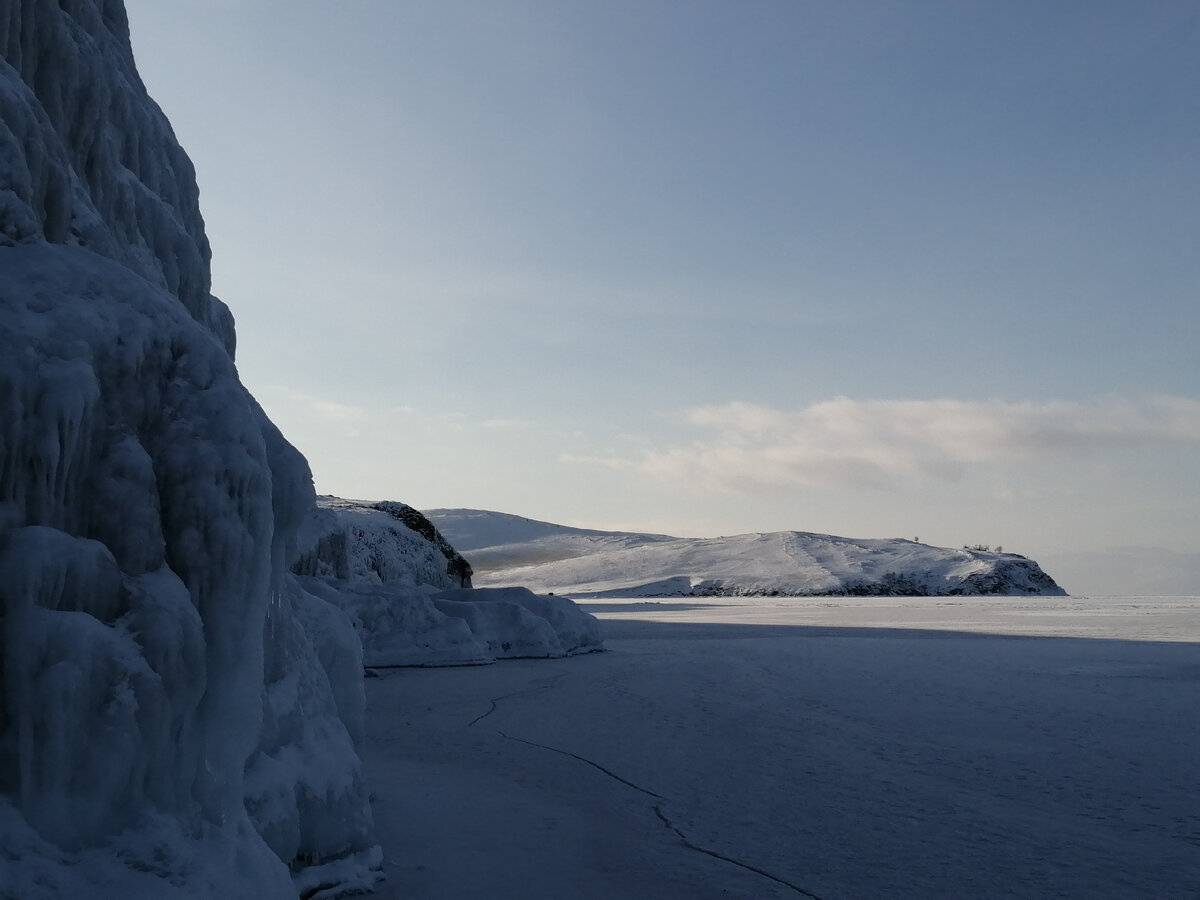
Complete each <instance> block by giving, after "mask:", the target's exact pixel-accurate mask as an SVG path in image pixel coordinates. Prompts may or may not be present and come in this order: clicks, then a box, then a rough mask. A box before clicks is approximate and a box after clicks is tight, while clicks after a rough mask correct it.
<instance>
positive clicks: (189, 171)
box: [0, 0, 234, 355]
mask: <svg viewBox="0 0 1200 900" xmlns="http://www.w3.org/2000/svg"><path fill="white" fill-rule="evenodd" d="M0 52H2V53H3V57H4V63H6V65H5V66H4V69H3V70H0V81H2V83H0V245H12V244H14V243H21V242H25V241H29V240H38V239H44V240H46V241H48V242H50V243H54V244H75V245H79V246H84V247H87V248H88V249H90V250H92V251H93V252H95V253H99V254H101V255H103V256H107V257H109V258H110V259H113V260H115V261H117V262H119V263H121V264H122V265H123V266H124V267H125V268H127V269H129V270H130V271H132V272H135V273H137V274H138V275H141V276H142V277H143V278H145V279H146V280H147V281H149V282H151V283H152V284H155V285H157V286H159V287H162V288H165V289H166V290H167V292H169V293H170V294H172V295H173V296H175V297H176V298H178V300H179V301H180V302H181V303H182V304H183V306H184V308H185V309H186V310H187V311H188V313H189V314H190V315H191V316H192V318H194V319H195V320H196V321H198V322H200V323H201V324H202V325H204V326H205V328H207V329H208V330H209V331H211V332H212V333H213V334H215V335H216V336H217V337H218V339H219V340H220V341H221V343H222V344H223V345H224V346H225V349H226V350H228V351H229V353H230V355H232V353H233V347H234V334H233V319H232V317H231V316H230V314H229V311H228V309H226V307H225V306H224V304H222V303H221V302H220V301H218V300H216V299H215V298H214V297H213V296H212V295H211V293H210V292H209V291H210V286H211V277H210V274H209V266H208V263H209V257H210V250H209V246H208V239H207V238H206V237H205V235H204V222H203V219H202V218H201V216H200V206H199V190H198V188H197V186H196V176H195V169H194V168H193V167H192V163H191V160H189V159H188V157H187V154H185V153H184V152H183V150H182V149H181V148H180V147H179V144H178V143H177V142H176V140H175V135H174V133H173V132H172V131H171V126H170V123H169V122H168V121H167V119H166V117H165V116H163V114H162V112H161V111H160V110H159V108H158V106H157V105H156V104H155V103H154V102H153V101H152V100H151V99H150V98H149V97H148V96H147V95H146V90H145V88H144V87H143V85H142V81H141V79H140V78H139V77H138V74H137V68H136V67H135V65H134V61H133V53H132V51H131V49H130V46H129V24H128V21H127V19H126V16H125V8H124V6H123V5H122V3H121V0H63V2H61V3H56V2H52V0H26V2H23V3H7V4H5V8H4V10H3V13H0Z"/></svg>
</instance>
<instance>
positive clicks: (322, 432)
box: [126, 0, 1200, 594]
mask: <svg viewBox="0 0 1200 900" xmlns="http://www.w3.org/2000/svg"><path fill="white" fill-rule="evenodd" d="M126 7H127V9H128V12H129V18H130V28H131V34H132V40H133V48H134V55H135V57H136V59H137V63H138V68H139V71H140V73H141V75H142V78H143V80H144V81H145V82H146V85H147V87H148V89H149V91H150V94H151V96H153V97H154V98H155V99H156V100H157V101H158V103H159V104H160V105H161V106H162V107H163V109H164V111H165V112H166V114H167V116H168V118H169V119H170V120H171V122H172V125H173V127H174V129H175V132H176V134H177V136H178V137H179V140H180V142H181V143H182V144H183V146H184V148H185V149H186V150H187V151H188V153H189V155H190V156H191V158H192V160H193V162H194V163H195V165H196V169H197V177H198V180H199V183H200V191H201V210H202V212H203V214H204V217H205V222H206V227H207V232H208V236H209V239H210V241H211V243H212V248H213V263H212V271H213V291H214V293H215V294H216V295H217V296H219V297H221V298H222V299H223V300H224V301H225V302H226V303H227V304H229V306H230V307H231V308H232V310H233V312H234V315H235V317H236V319H237V327H238V358H237V362H238V368H239V372H240V374H241V377H242V380H243V381H244V382H245V383H246V385H247V386H248V387H249V388H250V390H251V391H252V392H253V393H254V394H255V396H256V397H257V398H258V400H259V401H260V402H261V403H262V404H263V406H264V408H265V409H266V410H267V412H268V413H269V414H270V416H271V418H272V419H273V420H274V421H275V422H276V424H278V425H279V426H280V428H281V429H282V430H283V432H284V434H285V435H286V436H287V437H288V438H289V439H290V440H291V441H292V443H294V444H295V445H296V446H297V447H298V448H299V449H300V450H301V451H302V452H303V453H304V454H305V455H306V456H307V458H308V460H309V462H310V464H311V466H312V469H313V474H314V479H315V482H316V486H317V489H318V491H319V492H322V493H329V494H336V495H338V496H343V497H351V498H357V499H392V500H402V501H404V502H406V503H409V504H411V505H413V506H416V507H417V508H420V509H432V508H439V507H470V508H481V509H492V510H498V511H502V512H508V513H515V514H518V515H522V516H527V517H529V518H536V519H544V520H547V521H552V522H557V523H560V524H566V525H576V526H583V527H590V528H612V529H625V530H635V531H655V532H662V533H669V534H676V535H682V536H715V535H720V534H734V533H743V532H752V531H774V530H801V531H814V532H824V533H830V534H839V535H846V536H850V537H906V538H919V539H920V540H922V541H924V542H927V543H932V544H938V545H942V546H951V547H956V546H961V545H963V544H979V543H983V544H988V545H991V546H995V545H1001V546H1003V547H1004V548H1005V549H1006V550H1010V551H1015V552H1020V553H1023V554H1025V555H1027V556H1031V557H1033V558H1035V559H1038V560H1039V561H1040V562H1042V563H1043V565H1044V566H1045V567H1046V569H1047V570H1048V571H1049V572H1050V574H1051V575H1054V576H1055V577H1057V578H1058V579H1059V580H1060V581H1061V582H1062V583H1063V585H1064V587H1066V588H1067V589H1068V590H1069V591H1072V592H1077V593H1083V592H1087V593H1138V592H1145V593H1194V594H1200V502H1198V500H1200V353H1197V351H1196V343H1197V340H1198V339H1200V302H1198V299H1200V297H1198V296H1197V295H1198V294H1200V252H1197V235H1198V234H1200V6H1197V5H1196V4H1195V3H1194V2H1191V0H1183V2H1171V0H1162V2H1149V3H1147V2H1144V0H1138V2H1106V0H1087V2H1021V0H1016V2H1012V0H1009V2H986V0H981V2H969V3H964V2H959V0H954V2H921V0H915V2H914V0H903V2H900V0H896V2H885V0H846V2H838V3H824V2H806V0H746V2H734V0H724V2H717V0H604V2H594V0H593V2H583V0H553V2H552V0H529V2H522V0H416V2H383V0H340V2H337V3H332V2H328V0H320V2H317V0H287V2H283V0H172V2H169V3H164V2H162V0H127V2H126ZM1055 566H1058V570H1057V571H1056V568H1055Z"/></svg>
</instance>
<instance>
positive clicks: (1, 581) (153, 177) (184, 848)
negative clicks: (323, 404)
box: [0, 0, 376, 898]
mask: <svg viewBox="0 0 1200 900" xmlns="http://www.w3.org/2000/svg"><path fill="white" fill-rule="evenodd" d="M0 52H2V54H3V59H2V60H0V649H2V653H3V666H2V668H0V701H2V702H0V839H2V840H0V843H2V844H3V846H4V847H5V848H20V849H19V850H12V849H6V850H5V852H0V896H19V897H22V898H26V897H59V896H123V895H130V896H155V897H170V896H231V897H240V896H251V895H254V896H260V897H273V896H279V897H285V896H293V897H294V896H295V893H296V890H295V886H294V885H293V880H292V877H291V876H292V875H293V874H295V873H296V872H298V871H299V870H300V869H301V868H302V867H303V866H305V865H306V864H308V863H311V862H314V861H317V860H320V861H322V862H326V863H327V862H328V861H329V860H331V859H339V858H340V859H343V860H347V859H348V860H357V861H358V862H359V863H361V864H364V865H369V864H370V863H371V861H372V859H373V854H374V853H375V852H376V851H374V849H373V847H372V840H371V817H370V809H369V805H368V802H367V792H366V789H365V786H364V784H363V779H362V776H361V766H360V763H359V760H358V755H357V753H356V744H357V743H358V742H360V741H361V739H362V687H361V678H360V675H361V650H360V648H359V645H358V642H357V640H356V639H355V637H354V633H353V629H352V627H351V625H350V623H349V620H348V619H347V617H346V616H345V614H344V613H342V612H341V611H340V610H339V609H337V608H335V607H333V606H331V605H329V604H328V603H325V602H324V601H322V600H320V599H318V598H316V597H314V596H312V595H311V594H308V593H306V592H305V591H304V590H303V589H302V588H301V587H300V585H299V583H298V581H297V580H296V579H295V578H294V577H292V576H291V575H290V574H289V573H288V567H289V566H290V564H291V562H292V561H293V560H292V557H293V556H294V554H295V535H296V531H297V528H298V527H299V524H300V522H301V520H302V519H303V517H304V516H305V514H306V512H307V511H308V510H309V508H310V507H311V506H312V504H313V490H312V484H311V477H310V475H309V471H308V466H307V464H306V463H305V461H304V459H303V457H302V456H300V454H299V453H297V452H296V451H295V450H294V449H293V448H292V447H291V446H290V445H288V444H287V442H286V441H285V440H284V439H283V438H282V436H281V435H280V434H279V433H278V431H277V430H276V429H275V428H274V427H273V426H272V425H271V423H270V422H269V421H268V420H267V419H266V416H265V415H264V414H263V412H262V410H261V409H260V408H259V407H258V405H257V404H256V403H255V402H254V400H253V398H252V397H250V396H249V394H248V393H247V392H246V391H245V389H244V388H243V387H242V385H241V384H240V382H239V381H238V378H237V372H236V370H235V368H234V365H233V359H232V354H233V348H234V335H233V325H232V319H231V317H230V315H229V313H228V311H227V310H226V308H225V307H224V305H223V304H221V303H220V301H218V300H217V299H216V298H214V297H213V296H212V295H211V293H210V277H209V268H208V261H209V248H208V243H207V240H206V239H205V236H204V228H203V222H202V220H201V217H200V213H199V208H198V204H197V196H198V192H197V188H196V184H195V178H194V172H193V169H192V166H191V164H190V162H189V161H188V159H187V157H186V155H185V154H184V153H183V151H182V150H181V149H180V148H179V146H178V144H177V143H176V141H175V139H174V136H173V134H172V132H171V129H170V126H169V124H168V123H167V120H166V119H165V118H164V117H163V115H162V113H161V112H160V110H159V109H158V107H157V106H156V105H155V104H154V103H153V101H151V100H150V99H149V98H148V97H147V95H146V93H145V89H144V88H143V86H142V84H141V81H140V79H139V78H138V75H137V72H136V69H135V66H134V62H133V57H132V53H131V50H130V45H129V35H128V26H127V22H126V18H125V12H124V8H123V6H122V4H121V2H119V0H58V2H55V0H23V2H11V3H4V4H0ZM289 868H290V869H291V871H289ZM343 871H345V868H344V867H343ZM298 878H299V881H300V883H304V882H305V880H306V878H307V880H308V881H312V880H313V879H312V878H311V876H306V875H303V874H301V875H299V876H298Z"/></svg>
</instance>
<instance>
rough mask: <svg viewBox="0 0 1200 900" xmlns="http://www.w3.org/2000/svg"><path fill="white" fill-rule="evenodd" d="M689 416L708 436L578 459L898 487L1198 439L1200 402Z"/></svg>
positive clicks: (883, 405) (843, 403) (696, 474)
mask: <svg viewBox="0 0 1200 900" xmlns="http://www.w3.org/2000/svg"><path fill="white" fill-rule="evenodd" d="M686 421H687V422H688V423H689V424H691V425H692V426H694V427H696V428H698V429H700V430H701V431H703V432H706V435H705V436H704V437H702V438H701V439H699V440H696V441H694V442H693V443H691V444H688V445H686V446H675V447H666V448H653V449H648V450H645V451H643V452H642V454H641V456H640V457H639V458H635V459H629V458H617V457H610V458H597V457H591V458H589V459H586V460H585V459H584V458H578V457H577V458H574V461H577V462H583V461H587V462H592V463H602V464H604V465H608V466H613V467H618V468H627V469H636V470H639V471H641V472H643V473H645V474H648V475H650V476H652V477H655V478H659V479H663V480H686V481H690V482H694V483H700V484H703V485H705V486H707V487H710V488H716V489H723V490H734V491H754V490H771V489H778V488H784V487H849V486H853V487H892V486H898V485H902V484H907V483H912V482H918V481H924V480H929V479H935V480H954V479H957V478H960V477H962V476H963V475H964V474H965V473H966V472H967V470H968V469H970V468H972V467H979V466H986V465H999V464H1011V463H1029V462H1038V461H1044V460H1054V459H1066V458H1077V457H1080V456H1084V455H1091V454H1096V453H1101V452H1103V451H1106V450H1112V449H1116V448H1127V447H1139V446H1147V445H1152V444H1160V443H1165V442H1178V441H1183V442H1200V401H1197V400H1192V399H1188V398H1183V397H1153V398H1149V399H1145V400H1140V401H1124V400H1109V401H1094V402H1090V403H1068V402H1056V403H1003V402H999V401H991V402H967V401H959V400H907V401H890V400H865V401H864V400H852V399H849V398H845V397H839V398H837V399H835V400H828V401H825V402H822V403H816V404H813V405H811V406H808V407H806V408H804V409H800V410H779V409H773V408H770V407H766V406H760V405H758V404H753V403H728V404H724V405H720V406H702V407H698V408H695V409H692V410H690V411H689V412H688V413H687V414H686Z"/></svg>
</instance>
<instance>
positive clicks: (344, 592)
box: [293, 497, 603, 666]
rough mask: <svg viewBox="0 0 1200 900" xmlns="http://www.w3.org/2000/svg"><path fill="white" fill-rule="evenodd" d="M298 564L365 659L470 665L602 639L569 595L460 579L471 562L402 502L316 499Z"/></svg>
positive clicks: (547, 653) (559, 652) (595, 645)
mask: <svg viewBox="0 0 1200 900" xmlns="http://www.w3.org/2000/svg"><path fill="white" fill-rule="evenodd" d="M414 527H415V528H416V529H419V530H414ZM293 568H294V571H295V572H296V573H297V575H298V576H300V580H301V581H302V583H303V585H304V588H305V590H307V591H310V592H311V593H312V594H314V595H316V596H319V597H322V598H324V599H326V600H327V601H329V602H330V603H332V604H335V605H337V606H339V607H340V608H341V609H343V610H344V611H345V612H346V614H347V615H348V616H349V618H350V621H351V622H352V623H353V625H354V628H355V629H356V630H357V632H358V634H359V636H360V638H361V640H362V646H363V661H364V662H365V663H366V665H368V666H429V665H474V664H479V663H488V662H494V661H495V660H497V659H504V658H513V657H558V656H567V655H569V654H573V653H585V652H590V651H593V650H599V649H601V648H602V646H603V642H602V639H601V637H600V633H599V630H598V627H597V623H596V620H595V618H594V617H593V616H591V615H589V614H588V613H585V612H583V611H582V610H580V609H579V608H578V607H577V606H576V605H575V604H574V603H572V602H571V601H570V600H568V599H566V598H564V597H549V596H537V595H535V594H533V593H532V592H530V591H528V590H525V589H524V588H507V589H505V590H488V589H481V590H473V589H471V588H469V587H468V588H463V587H461V586H460V585H461V584H462V583H463V582H464V581H467V582H468V583H469V579H470V571H471V569H470V566H469V565H468V564H467V562H466V560H464V559H463V558H462V557H461V556H460V555H459V554H458V553H457V552H455V551H454V550H453V548H451V547H450V546H449V544H448V543H447V542H446V540H445V538H443V537H442V535H441V534H440V533H439V532H438V531H437V530H436V529H435V528H434V527H433V526H432V525H431V524H430V523H429V521H428V520H427V519H426V518H425V517H424V516H422V515H421V514H420V513H418V512H417V511H416V510H413V509H412V508H411V507H407V506H404V504H399V503H393V502H381V503H371V502H365V501H357V500H341V499H339V498H336V497H322V498H320V500H319V502H318V505H317V508H316V509H314V510H312V511H310V512H309V514H308V516H307V517H306V519H305V522H304V524H303V526H302V527H301V529H300V553H299V556H298V558H297V561H296V563H295V564H294V567H293ZM464 573H465V574H464Z"/></svg>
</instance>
